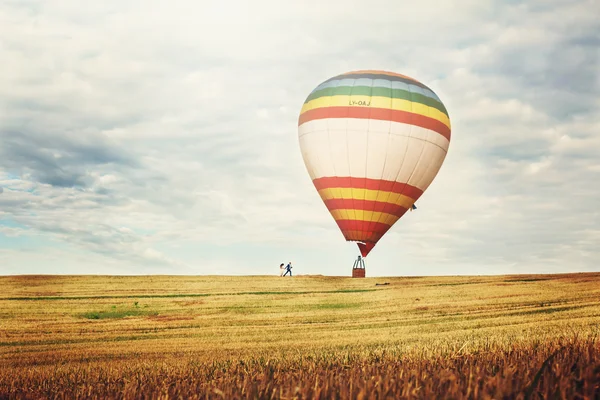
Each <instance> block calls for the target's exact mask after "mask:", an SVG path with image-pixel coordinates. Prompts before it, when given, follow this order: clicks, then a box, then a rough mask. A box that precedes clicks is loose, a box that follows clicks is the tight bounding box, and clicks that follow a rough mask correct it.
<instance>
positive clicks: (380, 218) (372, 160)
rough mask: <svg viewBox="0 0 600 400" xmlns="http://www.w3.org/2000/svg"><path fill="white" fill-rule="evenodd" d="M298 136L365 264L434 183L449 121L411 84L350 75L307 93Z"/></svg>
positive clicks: (391, 77) (400, 78) (380, 74)
mask: <svg viewBox="0 0 600 400" xmlns="http://www.w3.org/2000/svg"><path fill="white" fill-rule="evenodd" d="M298 136H299V142H300V149H301V151H302V157H303V159H304V163H305V164H306V168H307V170H308V173H309V175H310V177H311V179H312V181H313V184H314V185H315V188H316V189H317V191H318V192H319V195H320V196H321V199H323V202H324V203H325V206H326V207H327V208H328V209H329V212H330V213H331V215H332V216H333V218H334V219H335V221H336V223H337V224H338V226H339V228H340V230H341V231H342V233H343V235H344V237H345V239H346V240H347V241H356V242H358V247H359V249H360V251H361V254H362V256H363V257H366V256H367V254H369V252H370V251H371V249H373V247H374V246H375V244H376V243H377V242H378V241H379V240H380V239H381V237H382V236H383V235H384V234H385V233H386V232H387V231H388V230H389V229H390V228H391V227H392V225H394V223H396V221H398V219H400V217H402V216H403V215H404V213H405V212H406V211H407V210H408V209H409V208H411V207H412V206H413V204H414V203H415V201H416V200H418V199H419V197H420V196H421V195H422V194H423V192H424V191H425V190H426V189H427V187H428V186H429V185H430V184H431V182H432V181H433V179H434V178H435V176H436V175H437V173H438V171H439V169H440V167H441V166H442V163H443V161H444V159H445V157H446V153H447V151H448V146H449V144H450V119H449V116H448V112H447V111H446V108H445V107H444V105H443V104H442V102H441V100H440V99H439V98H438V96H437V95H436V94H435V93H434V92H433V91H432V90H431V89H429V88H428V87H427V86H425V85H424V84H422V83H421V82H419V81H417V80H415V79H413V78H410V77H408V76H405V75H400V74H396V73H392V72H386V71H371V70H368V71H352V72H348V73H345V74H342V75H338V76H335V77H333V78H330V79H328V80H326V81H325V82H323V83H321V84H320V85H319V86H317V87H316V88H315V89H314V90H313V91H312V92H311V93H310V95H309V96H308V98H307V99H306V101H305V102H304V105H303V107H302V110H301V112H300V117H299V120H298Z"/></svg>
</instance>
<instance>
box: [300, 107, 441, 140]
mask: <svg viewBox="0 0 600 400" xmlns="http://www.w3.org/2000/svg"><path fill="white" fill-rule="evenodd" d="M325 118H358V119H376V120H381V121H394V122H401V123H405V124H410V125H415V126H420V127H421V128H425V129H430V130H432V131H434V132H437V133H439V134H440V135H442V136H443V137H445V138H446V139H448V140H450V128H448V126H447V125H445V124H444V123H443V122H441V121H438V120H437V119H435V118H430V117H426V116H424V115H420V114H414V113H411V112H408V111H401V110H392V109H390V108H374V107H373V108H372V107H348V106H343V107H321V108H314V109H312V110H308V111H305V112H303V113H302V114H301V115H300V117H299V118H298V126H300V125H302V124H303V123H305V122H308V121H313V120H316V119H325Z"/></svg>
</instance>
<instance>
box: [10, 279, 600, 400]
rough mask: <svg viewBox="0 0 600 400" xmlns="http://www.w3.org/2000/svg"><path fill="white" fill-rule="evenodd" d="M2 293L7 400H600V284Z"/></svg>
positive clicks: (16, 287) (119, 285) (248, 285)
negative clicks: (222, 399) (94, 399)
mask: <svg viewBox="0 0 600 400" xmlns="http://www.w3.org/2000/svg"><path fill="white" fill-rule="evenodd" d="M382 282H389V283H390V284H389V285H386V286H376V285H375V284H376V283H382ZM0 287H2V288H3V290H2V294H0V296H1V297H0V398H1V397H3V396H8V397H15V398H22V397H28V398H40V397H42V398H45V397H48V398H85V397H97V398H107V397H108V398H112V397H115V398H116V397H118V398H141V397H144V398H148V397H149V398H159V397H162V398H165V397H170V398H179V397H181V398H206V397H209V398H219V397H222V396H224V397H225V398H361V396H363V395H364V396H366V397H365V398H432V397H438V398H439V397H446V398H525V396H526V395H527V394H531V395H532V396H533V397H532V398H539V395H542V396H543V397H544V398H590V399H591V398H600V378H599V377H600V357H599V355H600V342H599V340H597V339H596V336H597V334H598V333H599V332H600V302H599V299H600V274H593V273H590V274H572V275H553V276H495V277H436V278H386V279H381V278H377V279H376V278H367V279H349V278H328V277H293V278H292V279H289V278H279V277H164V276H152V277H35V276H33V277H32V276H26V277H0ZM549 357H550V358H549ZM546 360H549V361H548V362H547V363H546V365H545V367H544V368H542V366H543V365H544V361H546ZM538 372H539V376H538V377H537V379H536V374H537V373H538Z"/></svg>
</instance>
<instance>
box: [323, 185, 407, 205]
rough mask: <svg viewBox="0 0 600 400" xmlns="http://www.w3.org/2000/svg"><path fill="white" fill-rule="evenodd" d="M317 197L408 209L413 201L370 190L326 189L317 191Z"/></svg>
mask: <svg viewBox="0 0 600 400" xmlns="http://www.w3.org/2000/svg"><path fill="white" fill-rule="evenodd" d="M319 196H321V198H322V199H323V200H330V199H355V200H369V201H380V202H383V203H392V204H396V205H399V206H402V207H404V208H406V209H409V208H410V207H411V206H412V205H413V203H414V202H415V200H414V199H411V198H410V197H408V196H405V195H403V194H398V193H394V192H386V191H383V190H370V189H355V188H328V189H321V190H319Z"/></svg>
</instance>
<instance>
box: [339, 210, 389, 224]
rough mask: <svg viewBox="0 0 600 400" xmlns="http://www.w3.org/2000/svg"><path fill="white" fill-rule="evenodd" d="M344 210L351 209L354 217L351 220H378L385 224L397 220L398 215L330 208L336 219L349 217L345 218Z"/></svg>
mask: <svg viewBox="0 0 600 400" xmlns="http://www.w3.org/2000/svg"><path fill="white" fill-rule="evenodd" d="M345 211H353V212H354V216H355V218H352V220H355V221H365V222H379V223H382V224H386V225H390V226H391V225H392V224H393V223H394V222H396V221H398V219H399V218H400V217H398V216H396V215H392V214H388V213H383V212H379V211H365V210H350V209H348V210H331V211H330V212H331V215H332V216H333V218H334V219H335V220H336V221H340V220H345V219H349V218H347V215H348V213H346V212H345Z"/></svg>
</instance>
